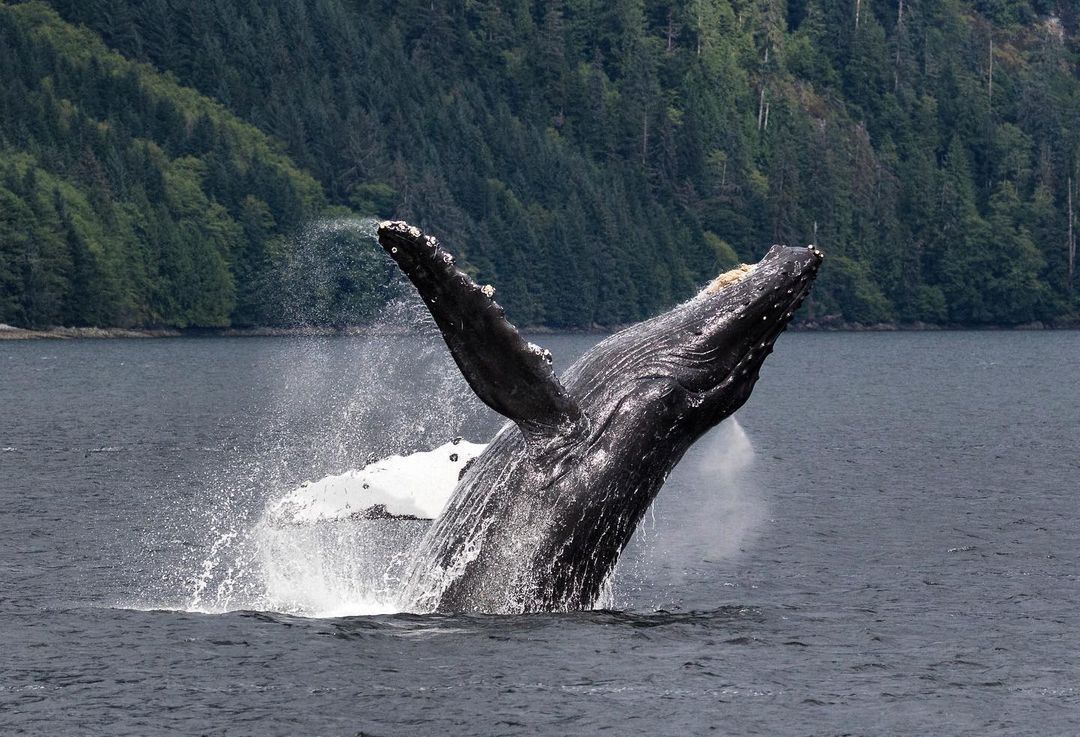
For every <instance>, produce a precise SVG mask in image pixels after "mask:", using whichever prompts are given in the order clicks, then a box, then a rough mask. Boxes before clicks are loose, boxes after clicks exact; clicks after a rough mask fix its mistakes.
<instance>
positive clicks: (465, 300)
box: [379, 221, 581, 439]
mask: <svg viewBox="0 0 1080 737" xmlns="http://www.w3.org/2000/svg"><path fill="white" fill-rule="evenodd" d="M379 244H380V245H382V247H383V249H384V250H385V251H386V252H387V253H388V254H390V257H391V258H393V259H394V261H395V262H396V263H397V265H398V266H399V267H400V268H401V270H402V271H403V272H404V273H405V276H407V277H408V278H409V281H411V282H412V283H413V285H414V286H415V287H416V289H417V291H418V292H420V296H421V298H422V299H423V300H424V304H425V305H426V306H427V308H428V311H429V312H431V316H432V317H434V318H435V323H436V324H437V325H438V326H439V330H440V331H441V332H442V335H443V339H444V340H445V341H446V345H447V346H448V347H449V348H450V354H451V355H452V356H453V357H454V361H455V363H457V365H458V368H459V369H461V373H462V374H463V375H464V376H465V380H466V381H468V382H469V386H471V387H472V389H473V391H474V392H476V395H477V396H478V397H480V399H481V400H482V401H483V402H484V404H486V405H487V406H489V407H491V408H492V409H493V410H495V411H496V412H498V413H499V414H501V415H504V416H505V417H507V418H509V419H511V420H513V421H514V422H515V423H517V425H518V427H520V428H521V430H522V432H523V433H524V434H525V437H526V439H530V438H533V437H536V436H541V437H547V436H551V435H553V434H560V433H565V432H568V431H570V430H571V429H572V428H574V427H577V426H578V421H579V420H580V419H581V409H580V408H579V407H578V404H577V402H576V401H574V399H573V398H572V397H570V395H569V394H567V393H566V390H565V389H563V386H562V384H561V383H559V379H558V378H557V377H556V376H555V371H554V370H553V369H552V366H551V354H550V353H549V352H548V351H546V350H544V349H542V348H540V347H539V346H536V345H533V344H532V343H529V342H528V341H526V340H525V339H524V338H522V337H521V334H520V333H519V332H518V331H517V328H515V327H514V326H513V325H511V324H510V322H508V321H507V319H506V317H505V315H504V312H503V308H502V307H500V306H499V304H498V303H497V302H495V300H494V299H492V295H493V294H494V292H495V290H494V289H493V288H492V287H490V286H485V287H481V286H480V285H478V284H477V283H476V282H474V281H473V280H472V279H471V278H470V277H469V275H468V274H466V273H465V272H463V271H461V270H460V269H458V268H457V267H456V266H455V265H454V257H453V256H452V255H451V254H450V253H449V252H447V251H446V250H445V249H444V248H443V247H442V246H441V245H440V244H439V242H438V241H437V240H436V239H435V238H433V237H431V236H426V235H424V234H423V233H422V232H421V231H420V229H419V228H416V227H413V226H410V225H409V224H408V223H405V222H401V221H396V222H383V223H380V224H379Z"/></svg>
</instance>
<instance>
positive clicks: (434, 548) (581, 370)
mask: <svg viewBox="0 0 1080 737" xmlns="http://www.w3.org/2000/svg"><path fill="white" fill-rule="evenodd" d="M379 242H380V244H381V245H382V247H383V248H384V249H385V250H386V252H387V253H388V254H389V255H390V256H391V257H392V258H393V259H394V261H395V262H396V263H397V264H398V266H399V267H400V268H401V270H402V271H403V272H404V273H405V275H406V276H407V277H408V278H409V280H410V281H411V282H412V283H413V285H414V286H415V287H416V288H417V290H418V291H419V293H420V295H421V297H422V298H423V300H424V303H425V304H426V305H427V307H428V310H429V311H430V312H431V314H432V316H433V317H434V318H435V322H436V324H437V325H438V327H439V329H440V331H441V332H442V335H443V338H444V339H445V340H446V344H447V346H448V347H449V348H450V352H451V354H452V355H453V357H454V360H455V362H456V363H457V365H458V367H459V368H460V369H461V372H462V374H463V375H464V376H465V378H466V380H467V381H468V383H469V385H470V386H471V387H472V389H473V390H474V391H475V392H476V394H477V396H479V397H480V399H481V400H483V401H484V403H485V404H487V405H488V406H489V407H491V408H492V409H494V410H495V411H497V412H499V413H500V414H502V415H504V416H506V417H507V418H509V419H510V420H511V423H508V424H507V425H506V426H504V427H503V428H502V430H501V431H500V432H499V433H498V435H497V436H496V437H495V439H494V440H493V441H492V442H491V444H490V445H489V446H488V448H487V449H486V450H485V451H484V452H483V453H482V454H481V455H480V456H478V457H477V458H476V459H475V460H474V461H473V463H472V464H471V465H470V466H469V468H468V469H467V471H466V472H465V473H464V474H463V475H462V477H461V479H460V481H459V482H458V485H457V488H456V489H455V490H454V493H453V495H452V496H451V498H450V500H449V502H448V503H447V506H446V509H445V510H444V511H443V513H442V514H441V515H440V517H439V518H438V519H437V520H435V522H434V523H433V524H432V526H431V528H430V529H429V530H428V532H427V534H426V535H425V537H424V539H423V540H422V542H421V544H420V546H419V549H418V551H417V552H416V554H415V556H414V559H413V560H412V562H411V572H410V573H409V574H408V575H409V580H408V586H407V597H408V602H407V606H409V607H410V608H412V609H416V610H436V611H446V612H465V611H467V612H491V613H506V612H527V611H566V610H577V609H584V608H589V607H591V606H592V605H593V604H594V602H595V601H596V600H597V598H598V596H599V595H600V592H601V590H602V587H603V585H604V583H605V581H606V580H607V578H608V576H609V575H610V573H611V571H612V570H613V568H614V566H615V563H616V561H617V560H618V556H619V553H620V552H621V551H622V550H623V548H624V547H625V546H626V544H627V543H628V542H629V540H630V538H631V536H632V535H633V533H634V530H635V528H636V527H637V524H638V522H639V521H640V519H641V517H642V515H643V514H644V513H645V511H646V509H648V507H649V504H650V503H651V502H652V500H653V498H654V497H655V496H656V494H657V492H658V491H659V490H660V488H661V486H663V484H664V481H665V480H666V478H667V476H668V474H669V473H670V472H671V469H672V468H673V467H674V466H675V464H676V463H678V461H679V460H680V459H681V458H682V456H683V454H684V453H685V452H686V450H687V448H689V447H690V445H691V444H693V442H694V441H695V440H697V439H698V438H699V437H701V435H703V434H704V433H705V432H706V431H707V430H708V429H709V428H711V427H713V426H714V425H716V424H717V423H719V422H720V421H721V420H723V419H724V418H725V417H727V416H729V415H730V414H731V413H733V412H734V411H735V410H737V409H738V408H739V407H740V406H742V404H743V403H744V402H745V401H746V400H747V399H748V398H749V396H750V393H751V390H752V389H753V387H754V383H755V382H756V381H757V378H758V372H759V370H760V368H761V365H762V362H763V361H764V360H765V358H766V356H767V355H768V354H769V353H771V352H772V348H773V343H774V341H775V340H776V338H777V337H778V336H779V335H780V333H782V332H783V330H784V328H785V327H786V326H787V324H788V322H789V321H790V319H791V316H792V313H793V312H794V310H795V309H796V308H797V307H798V306H799V304H800V303H801V302H802V301H803V299H804V298H805V297H806V295H807V293H808V292H809V291H810V288H811V286H812V284H813V281H814V278H815V277H816V275H817V272H818V269H819V267H820V265H821V262H822V255H821V253H820V252H819V251H817V250H816V249H814V248H813V247H810V248H789V247H785V246H773V248H772V249H770V250H769V252H768V253H767V254H766V255H765V257H764V258H763V259H762V260H761V261H760V262H759V263H758V264H757V265H756V266H754V267H753V269H752V270H751V271H750V272H749V273H748V274H747V275H745V276H743V277H742V278H741V279H740V280H738V281H736V282H735V283H733V284H729V285H727V286H721V284H722V282H719V281H718V282H717V283H714V285H710V286H708V287H706V288H705V289H704V290H702V292H701V293H699V294H698V295H697V296H696V297H694V298H693V299H691V300H690V301H688V302H685V303H683V304H681V305H679V306H677V307H675V308H674V309H672V310H670V311H669V312H666V313H664V314H662V315H659V316H657V317H654V318H652V319H649V320H646V321H644V322H641V323H638V324H637V325H633V326H631V327H629V328H627V329H625V330H622V331H620V332H618V333H616V334H614V335H612V336H611V337H609V338H607V339H606V340H604V341H602V342H601V343H599V344H597V345H596V346H595V347H593V348H592V349H591V350H590V351H588V352H587V353H586V354H585V355H584V356H582V357H581V358H580V359H579V360H578V361H577V362H576V363H575V364H574V365H573V366H571V367H570V368H569V369H568V370H567V371H566V373H565V374H564V375H563V377H562V380H561V381H560V379H559V378H558V377H556V376H555V373H554V371H553V370H552V367H551V360H550V354H548V353H547V352H546V351H544V350H543V349H542V348H539V347H537V346H534V345H532V344H530V343H528V342H527V341H525V340H524V338H522V337H521V335H520V334H519V333H518V331H517V329H516V328H515V327H514V326H513V325H511V324H510V323H509V322H508V321H507V320H506V318H505V316H504V313H503V309H502V308H501V307H500V306H499V305H498V303H497V302H495V300H494V299H493V295H494V290H493V289H492V288H491V287H489V286H485V287H481V286H480V285H478V284H476V283H475V282H474V281H473V280H472V279H471V278H470V277H469V276H468V275H467V274H465V273H464V272H462V271H461V270H460V269H458V268H457V267H456V265H455V264H454V260H453V257H452V255H451V254H450V253H448V252H447V251H446V250H445V249H444V248H443V247H442V245H441V244H440V243H439V242H438V241H437V240H436V239H435V238H433V237H430V236H427V235H425V234H424V233H422V232H421V231H420V230H419V229H418V228H415V227H412V226H410V225H408V224H407V223H403V222H385V223H382V224H380V226H379Z"/></svg>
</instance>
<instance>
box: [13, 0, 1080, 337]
mask: <svg viewBox="0 0 1080 737" xmlns="http://www.w3.org/2000/svg"><path fill="white" fill-rule="evenodd" d="M1078 179H1080V5H1078V4H1077V3H1076V2H1075V0H668V1H664V0H610V1H602V0H561V1H559V0H505V1H502V2H499V1H495V0H422V1H421V0H395V1H394V2H390V1H388V0H379V1H368V0H138V1H136V0H47V1H44V0H29V1H27V2H20V1H18V0H0V323H6V324H10V325H14V326H19V327H45V326H57V325H65V326H119V327H159V326H161V327H165V326H168V327H179V328H193V327H225V326H291V325H296V324H322V325H346V324H357V323H363V322H365V321H367V320H369V319H371V318H372V316H373V315H374V314H375V313H376V312H377V310H378V309H379V307H380V305H381V304H382V303H383V302H384V300H385V299H386V298H387V296H388V295H389V294H391V293H393V290H394V289H395V288H396V287H395V284H394V282H395V277H394V275H393V269H392V268H391V265H390V264H389V263H388V260H387V259H385V258H384V257H383V254H382V253H381V252H380V251H379V250H378V249H377V247H374V246H373V244H372V242H371V240H370V238H369V237H366V236H364V235H363V232H364V230H365V228H369V226H361V225H359V223H363V222H364V221H365V219H370V218H380V219H382V218H401V219H406V220H409V221H410V222H413V223H415V224H417V225H420V226H421V227H423V228H424V229H425V230H427V231H428V232H430V233H432V234H435V235H437V236H439V238H440V239H441V240H443V241H444V242H445V243H446V244H447V245H448V247H449V248H450V249H451V250H453V251H454V252H455V253H456V254H457V255H458V257H459V260H460V261H461V262H462V263H464V264H465V265H466V266H467V268H468V269H469V270H470V271H471V272H472V273H473V274H474V275H475V276H476V278H477V279H478V280H481V281H483V282H490V283H492V284H494V285H496V286H497V287H498V290H499V292H498V299H499V301H500V302H501V303H502V304H503V305H504V306H505V307H506V308H507V312H508V313H509V316H510V317H511V319H513V320H514V321H515V322H516V323H518V324H520V325H526V326H539V325H546V326H550V327H552V328H579V327H596V326H601V327H604V326H615V325H620V324H625V323H629V322H632V321H636V320H639V319H642V318H644V317H647V316H649V315H651V314H654V313H656V312H658V311H659V310H662V309H665V308H667V307H670V306H671V305H673V304H674V303H675V302H677V301H679V300H682V299H685V298H687V297H688V296H690V295H691V294H693V293H694V291H695V290H696V289H697V288H699V287H700V286H701V285H702V284H703V283H705V282H706V281H707V280H708V279H710V278H711V277H712V276H715V274H716V273H717V272H719V271H721V270H724V269H726V268H730V267H731V266H733V265H735V264H737V263H738V262H740V261H745V262H750V261H754V260H757V259H758V258H760V257H761V256H762V254H763V253H764V252H765V251H766V250H767V248H768V247H769V246H770V244H773V243H787V244H792V245H804V244H807V243H815V244H817V245H818V246H819V247H820V248H821V249H822V250H823V251H825V253H826V254H827V258H826V261H825V266H824V268H823V270H822V274H821V277H820V279H819V282H818V285H817V287H816V288H815V291H814V293H813V297H812V299H811V300H809V301H808V303H807V305H806V306H804V308H803V310H802V315H801V320H802V321H803V322H804V323H814V324H817V325H826V326H827V325H836V326H849V325H855V324H863V325H875V324H880V323H903V324H920V323H923V324H931V325H943V326H1002V325H1005V326H1007V325H1022V324H1029V323H1033V322H1036V321H1038V322H1042V323H1045V324H1051V325H1070V324H1073V325H1074V324H1076V323H1077V322H1080V276H1077V275H1076V274H1075V271H1076V239H1077V235H1078V234H1077V231H1078V230H1080V224H1078V223H1077V217H1076V213H1077V212H1078V211H1080V184H1078Z"/></svg>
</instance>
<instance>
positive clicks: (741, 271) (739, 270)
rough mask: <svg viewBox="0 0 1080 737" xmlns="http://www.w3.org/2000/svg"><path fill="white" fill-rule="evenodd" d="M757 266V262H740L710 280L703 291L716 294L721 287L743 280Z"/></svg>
mask: <svg viewBox="0 0 1080 737" xmlns="http://www.w3.org/2000/svg"><path fill="white" fill-rule="evenodd" d="M755 268H757V264H739V265H738V266H736V267H735V268H734V269H731V270H729V271H725V272H724V273H723V274H721V275H720V276H718V277H716V278H715V279H713V280H712V281H711V282H709V284H708V286H706V287H705V289H703V290H702V292H703V293H705V294H716V293H717V292H719V291H720V290H721V289H724V288H725V287H729V286H731V285H732V284H736V283H738V282H740V281H742V280H743V279H745V278H746V277H747V276H748V275H749V274H750V273H751V272H753V270H754V269H755Z"/></svg>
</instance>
